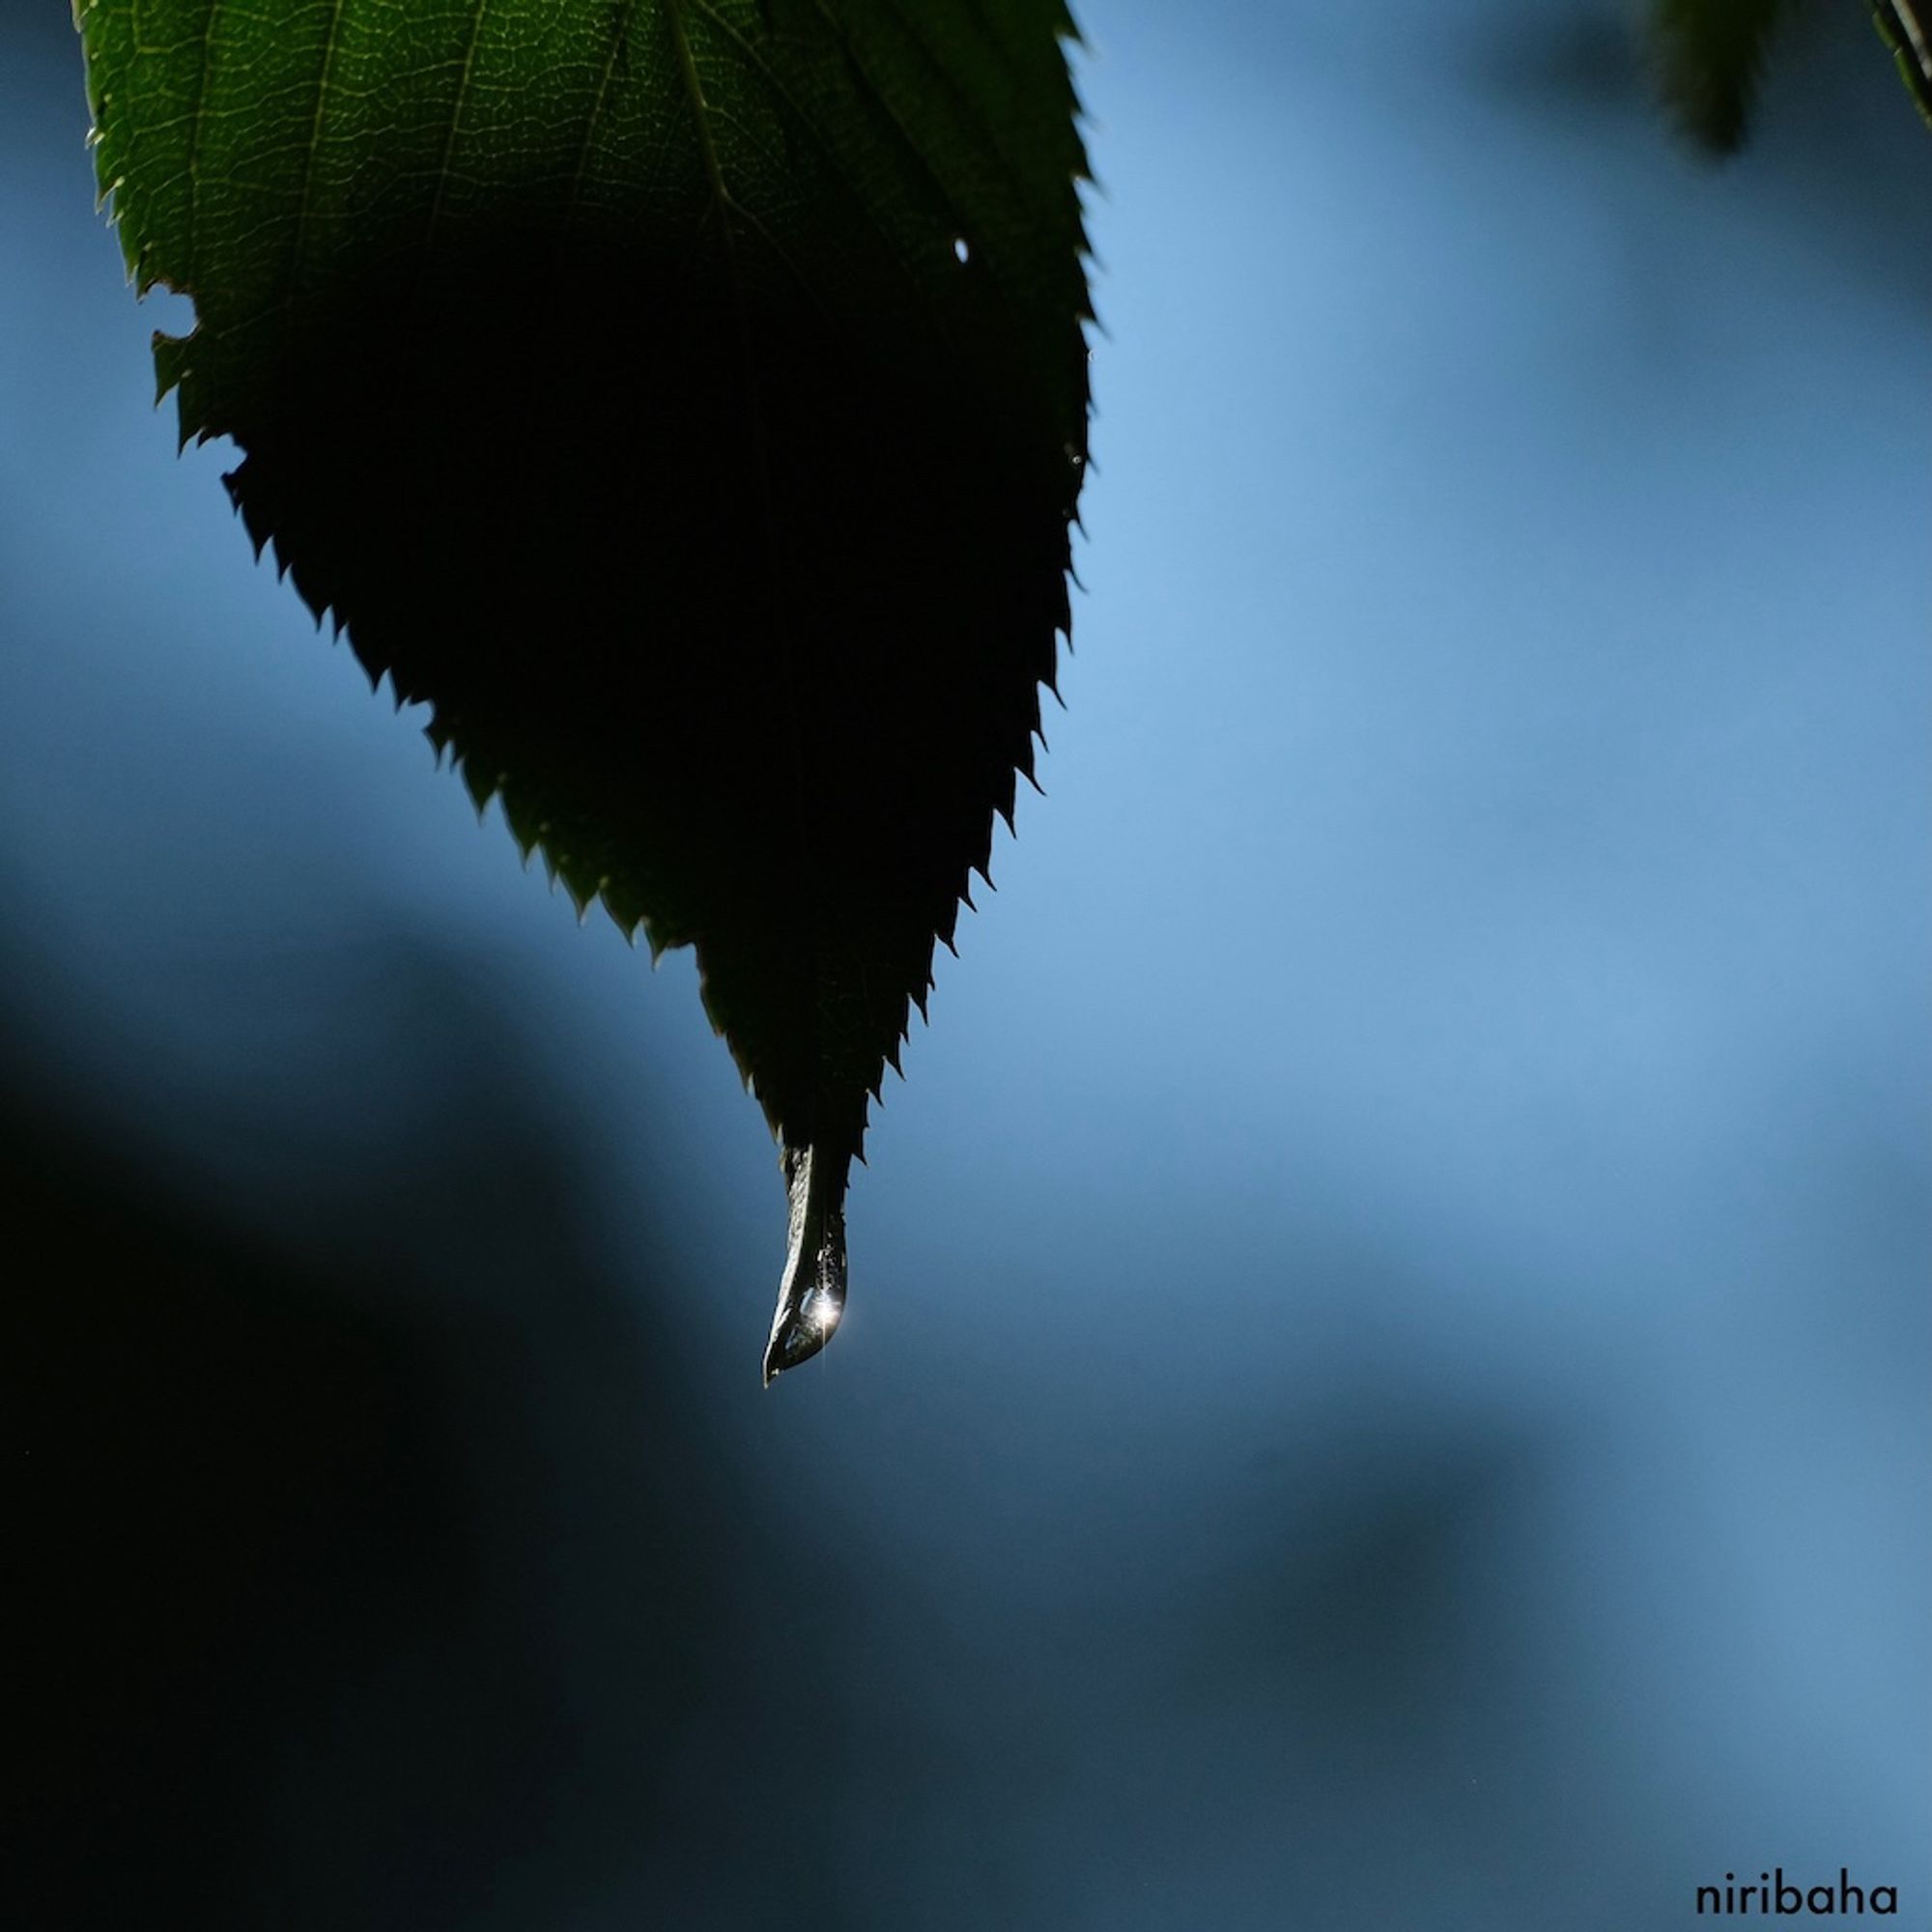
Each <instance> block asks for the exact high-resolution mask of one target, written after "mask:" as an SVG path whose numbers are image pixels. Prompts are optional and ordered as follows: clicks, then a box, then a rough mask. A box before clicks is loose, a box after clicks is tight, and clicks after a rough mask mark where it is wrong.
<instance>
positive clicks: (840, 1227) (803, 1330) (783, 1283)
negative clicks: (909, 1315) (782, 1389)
mask: <svg viewBox="0 0 1932 1932" xmlns="http://www.w3.org/2000/svg"><path fill="white" fill-rule="evenodd" d="M783 1168H784V1178H785V1189H786V1192H787V1193H788V1194H789V1195H790V1197H791V1234H790V1239H789V1241H788V1243H787V1246H786V1251H785V1264H784V1273H783V1275H782V1276H781V1277H780V1280H779V1305H778V1313H777V1314H776V1315H774V1316H773V1317H772V1338H771V1340H770V1341H769V1342H768V1343H766V1345H765V1382H766V1385H767V1386H769V1385H770V1384H771V1383H772V1382H773V1381H775V1380H776V1379H777V1378H779V1377H780V1376H781V1375H783V1374H784V1372H785V1371H786V1370H787V1369H795V1368H797V1367H798V1365H799V1364H800V1363H801V1362H805V1361H810V1359H811V1357H812V1356H813V1355H815V1354H817V1353H818V1351H819V1350H821V1349H822V1348H824V1346H825V1345H826V1343H828V1342H829V1341H831V1339H832V1336H833V1332H834V1331H835V1330H836V1329H837V1328H838V1321H839V1318H840V1317H841V1316H842V1315H843V1314H844V1313H845V1213H844V1208H843V1206H842V1203H843V1199H844V1194H845V1176H844V1172H843V1163H842V1162H840V1163H834V1162H832V1161H829V1160H825V1159H821V1158H820V1157H819V1155H818V1153H817V1151H816V1150H814V1149H812V1148H809V1147H808V1148H803V1149H800V1148H790V1147H788V1148H786V1149H785V1151H784V1155H783Z"/></svg>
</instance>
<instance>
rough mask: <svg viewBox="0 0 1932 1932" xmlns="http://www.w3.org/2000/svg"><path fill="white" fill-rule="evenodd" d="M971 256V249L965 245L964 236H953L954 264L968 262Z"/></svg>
mask: <svg viewBox="0 0 1932 1932" xmlns="http://www.w3.org/2000/svg"><path fill="white" fill-rule="evenodd" d="M972 254H973V251H972V249H971V248H969V247H968V246H967V245H966V238H965V236H963V235H955V236H954V237H953V238H952V259H953V260H954V261H955V262H965V261H970V260H971V259H972Z"/></svg>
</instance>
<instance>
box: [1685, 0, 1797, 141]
mask: <svg viewBox="0 0 1932 1932" xmlns="http://www.w3.org/2000/svg"><path fill="white" fill-rule="evenodd" d="M1789 10H1790V0H1651V10H1650V39H1651V46H1652V49H1653V52H1654V56H1655V59H1656V63H1657V69H1658V82H1659V86H1660V87H1661V89H1662V93H1663V97H1664V99H1665V100H1666V101H1667V102H1668V103H1669V105H1670V107H1671V109H1672V111H1673V112H1674V113H1675V114H1676V116H1677V118H1678V120H1679V122H1680V123H1681V124H1682V126H1683V128H1684V129H1685V131H1686V132H1687V133H1689V134H1690V136H1691V137H1692V138H1693V139H1695V140H1697V141H1700V142H1702V143H1703V144H1704V146H1706V147H1707V148H1710V149H1712V150H1714V151H1715V152H1716V153H1719V154H1732V153H1735V152H1736V150H1737V149H1738V148H1739V147H1740V146H1742V145H1743V142H1744V138H1745V133H1746V131H1747V128H1748V126H1749V122H1750V113H1751V108H1752V105H1753V103H1754V101H1755V99H1756V97H1757V89H1758V82H1759V80H1760V79H1761V78H1762V76H1763V73H1764V64H1765V57H1766V55H1767V53H1768V52H1769V50H1770V47H1771V43H1772V42H1773V40H1774V39H1775V38H1776V33H1777V30H1778V28H1779V26H1780V25H1781V24H1782V22H1783V19H1784V16H1785V14H1787V13H1788V12H1789Z"/></svg>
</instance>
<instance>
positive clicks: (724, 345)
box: [78, 0, 1089, 1379]
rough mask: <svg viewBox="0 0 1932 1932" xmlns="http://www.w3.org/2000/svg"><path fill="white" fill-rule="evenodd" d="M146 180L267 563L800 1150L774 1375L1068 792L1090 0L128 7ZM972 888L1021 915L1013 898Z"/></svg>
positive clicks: (308, 0) (101, 105)
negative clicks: (598, 921) (1029, 781)
mask: <svg viewBox="0 0 1932 1932" xmlns="http://www.w3.org/2000/svg"><path fill="white" fill-rule="evenodd" d="M78 18H79V24H80V28H81V32H82V36H83V39H84V43H85V48H86V54H87V63H88V75H89V86H90V94H91V99H92V102H93V106H94V114H95V122H96V135H97V140H98V143H99V153H98V160H99V181H100V185H101V189H102V192H103V194H105V195H111V197H112V204H113V213H114V218H115V220H116V221H117V223H118V225H119V229H120V233H121V238H122V242H123V245H124V247H125V249H126V251H127V255H128V263H129V266H130V268H131V270H132V273H133V276H134V279H135V281H136V283H137V285H138V286H139V287H140V288H141V289H143V290H145V289H147V288H148V287H150V286H152V285H154V284H156V283H164V284H165V285H167V286H168V287H170V288H173V289H177V290H180V291H182V292H184V293H185V294H187V295H190V296H192V297H193V298H194V301H195V304H196V314H197V327H195V329H194V331H193V333H192V334H190V335H189V336H187V337H186V338H185V340H174V339H170V338H167V337H157V338H156V367H157V370H158V373H159V380H160V388H161V391H162V392H163V393H165V392H166V391H167V390H168V389H170V388H174V389H177V390H178V391H179V408H180V415H181V430H182V436H183V440H184V441H185V440H187V439H188V438H190V437H192V438H207V437H213V436H229V437H232V438H233V439H234V440H235V441H236V443H237V444H238V445H239V446H240V448H241V451H242V453H243V460H242V462H241V465H240V466H239V468H238V469H236V470H235V472H234V473H233V475H232V476H231V477H230V478H229V484H230V488H231V490H232V492H233V494H234V497H235V499H236V502H237V503H238V504H239V506H240V508H241V515H242V517H243V519H244V521H245V523H246V526H247V527H248V529H249V531H250V533H251V534H252V535H253V537H254V539H255V542H256V545H257V548H258V550H259V549H260V548H261V547H262V546H263V545H264V544H269V543H271V544H272V545H273V547H274V551H275V554H276V557H277V559H278V561H279V563H280V564H281V565H282V567H283V568H285V569H286V570H287V571H288V572H289V573H290V574H291V575H292V576H293V578H294V580H295V582H296V585H297V588H298V590H299V591H300V593H301V595H302V596H303V597H304V598H305V599H306V601H307V602H308V604H309V605H310V606H311V607H312V608H313V610H314V611H316V613H317V616H318V620H320V618H321V616H322V615H323V614H324V613H325V612H328V613H331V614H332V616H333V618H334V620H335V623H336V626H337V628H338V629H340V628H342V627H343V626H345V625H346V627H347V629H348V632H349V636H350V638H351V640H352V643H353V646H354V649H355V654H356V656H357V657H358V658H359V659H360V660H361V662H362V664H363V666H364V667H365V668H367V670H368V672H369V674H370V676H371V677H372V679H380V677H381V676H382V675H383V674H384V673H386V674H387V676H388V677H389V679H390V680H391V683H392V685H393V687H394V690H395V692H396V694H397V696H398V699H399V700H401V699H403V698H409V699H417V700H422V701H424V702H426V703H428V704H429V705H430V706H431V707H432V721H431V724H430V725H429V731H430V734H431V736H432V738H433V739H434V740H435V742H436V743H437V744H438V746H439V747H440V748H446V749H447V750H448V751H449V753H451V754H452V755H453V757H454V759H455V760H456V761H457V763H458V764H459V765H460V766H461V768H462V771H463V775H464V778H465V780H466V781H467V782H468V783H469V788H470V790H471V793H472V795H473V796H474V797H475V798H476V800H477V801H478V804H479V807H480V806H481V805H482V804H483V803H484V802H486V801H487V800H488V799H490V798H491V797H493V796H495V797H497V798H499V799H500V800H501V802H502V807H503V811H504V816H505V817H506V819H507V820H508V822H509V825H510V827H511V829H512V830H513V832H514V833H515V834H516V836H517V838H519V840H520V841H522V842H523V843H524V845H525V847H526V850H527V849H529V848H530V847H532V846H538V847H541V849H542V851H543V853H544V856H545V860H546V863H547V864H548V865H549V866H550V867H552V868H553V870H554V874H555V876H558V877H560V878H561V879H562V880H563V881H564V883H565V885H566V886H567V887H568V889H569V891H570V893H571V894H572V895H573V896H574V897H575V898H576V899H577V900H578V902H579V903H580V905H583V904H585V903H588V902H589V901H591V900H593V899H598V900H601V901H602V902H603V904H604V905H605V906H606V907H607V908H608V910H609V911H610V913H611V916H612V917H614V918H615V919H616V921H617V922H618V923H619V924H620V925H622V926H623V927H624V928H625V930H626V931H627V932H635V931H636V930H637V929H639V927H641V929H642V930H643V932H644V934H645V936H646V938H647V940H648V942H649V944H650V947H651V949H652V951H653V952H654V953H655V952H657V951H658V950H659V949H661V948H663V947H666V946H677V945H686V944H690V945H693V946H695V947H696V951H697V960H698V966H699V970H700V973H701V976H702V985H703V990H704V999H705V1003H706V1007H707V1009H708V1010H709V1012H710V1014H711V1017H712V1020H713V1023H714V1024H715V1025H716V1026H717V1027H718V1028H719V1030H720V1031H721V1032H722V1033H724V1034H725V1037H726V1038H727V1040H728V1041H729V1043H730V1046H731V1049H732V1051H733V1053H734V1054H735V1055H736V1057H737V1061H738V1064H739V1066H740V1067H741V1068H742V1070H743V1071H744V1074H745V1076H746V1079H747V1081H748V1082H749V1083H750V1084H751V1086H752V1087H753V1089H754V1090H755V1092H756V1094H757V1095H758V1098H759V1099H760V1101H761V1102H762V1104H763V1106H764V1110H765V1113H766V1115H767V1117H768V1119H769V1121H770V1122H771V1125H772V1128H773V1130H774V1132H775V1133H776V1134H777V1135H778V1136H779V1137H780V1139H781V1162H782V1170H783V1174H784V1178H785V1181H786V1185H787V1189H788V1192H789V1196H790V1202H791V1228H790V1232H791V1242H790V1252H789V1255H788V1258H787V1262H786V1266H785V1273H784V1281H783V1287H782V1289H781V1299H780V1307H779V1314H778V1319H777V1321H776V1322H775V1324H774V1328H773V1334H772V1341H771V1345H770V1349H769V1350H768V1353H767V1358H766V1374H767V1378H768V1379H769V1378H770V1377H771V1376H772V1375H773V1374H776V1373H777V1372H779V1371H780V1370H781V1369H784V1368H787V1367H790V1366H791V1365H792V1364H793V1363H795V1362H797V1361H800V1360H803V1359H804V1358H805V1357H806V1356H807V1355H809V1354H810V1353H812V1352H814V1351H815V1350H817V1349H818V1348H819V1347H820V1346H822V1344H823V1342H824V1340H825V1338H826V1337H827V1335H829V1333H830V1332H831V1329H832V1327H833V1325H834V1324H835V1323H836V1321H838V1315H839V1313H840V1310H841V1308H842V1303H843V1296H844V1282H845V1263H844V1236H843V1219H842V1203H843V1197H844V1190H845V1179H846V1173H847V1169H848V1167H849V1164H850V1162H851V1159H852V1157H853V1155H855V1154H857V1153H859V1152H860V1151H861V1148H862V1143H863V1140H864V1135H865V1129H866V1124H867V1096H868V1095H873V1096H876V1094H877V1093H878V1090H879V1085H880V1081H881V1078H882V1076H883V1071H884V1068H885V1066H886V1065H888V1064H891V1065H896V1064H897V1049H898V1042H899V1041H900V1039H901V1038H902V1037H904V1033H905V1028H906V1024H907V1018H908V1011H909V1003H911V1002H917V1003H918V1004H920V1006H921V1007H922V1009H923V1005H924V1000H925V995H926V991H927V989H928V987H929V985H930V984H931V961H932V952H933V946H934V942H935V938H937V939H940V940H944V941H946V942H947V943H949V944H950V943H951V940H952V931H953V925H954V921H955V919H956V916H957V908H958V902H959V900H960V898H961V897H962V896H964V895H965V894H966V891H967V886H968V881H969V873H970V872H971V871H972V870H973V869H976V868H977V869H979V870H980V871H982V872H983V871H984V869H985V867H986V864H987V860H988V857H989V853H990V845H991V832H992V820H993V817H994V815H995V813H1000V814H1004V815H1005V816H1006V817H1007V818H1008V819H1009V822H1010V818H1011V811H1012V804H1013V788H1014V781H1015V774H1016V773H1022V774H1025V775H1027V776H1029V777H1031V774H1032V742H1033V739H1034V737H1035V735H1036V734H1037V726H1038V722H1039V709H1038V705H1039V693H1038V687H1039V685H1040V684H1041V683H1045V684H1048V685H1049V686H1050V685H1051V684H1052V682H1053V678H1054V671H1055V662H1056V651H1057V642H1058V634H1060V633H1062V632H1064V631H1065V629H1066V625H1067V601H1066V589H1065V582H1066V569H1067V562H1068V526H1069V523H1070V521H1071V519H1072V517H1073V514H1074V509H1075V504H1076V499H1077V497H1078V492H1079V487H1080V483H1081V479H1082V474H1083V471H1084V467H1085V463H1086V447H1087V414H1088V394H1087V351H1086V344H1085V333H1084V327H1083V325H1084V323H1085V321H1086V320H1087V319H1088V318H1089V310H1088V305H1087V291H1086V279H1085V270H1084V240H1083V234H1082V228H1081V216H1080V206H1079V191H1078V184H1079V181H1080V180H1081V178H1082V176H1083V173H1084V158H1083V155H1082V151H1081V145H1080V140H1079V135H1078V132H1077V128H1076V122H1075V101H1074V98H1073V93H1072V88H1071V83H1070V80H1069V77H1068V73H1067V68H1066V60H1065V44H1064V43H1065V40H1066V38H1067V37H1068V36H1069V35H1070V33H1071V27H1070V23H1069V21H1068V19H1067V17H1066V15H1065V12H1064V11H1063V9H1062V7H1061V6H1060V5H1059V4H1058V0H654V4H653V3H652V0H435V3H434V4H432V0H424V4H416V3H415V0H411V4H409V5H398V4H396V0H291V4H285V5H278V6H273V7H263V6H253V7H242V6H240V5H236V4H233V0H81V5H80V7H79V10H78ZM969 902H970V901H969Z"/></svg>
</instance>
